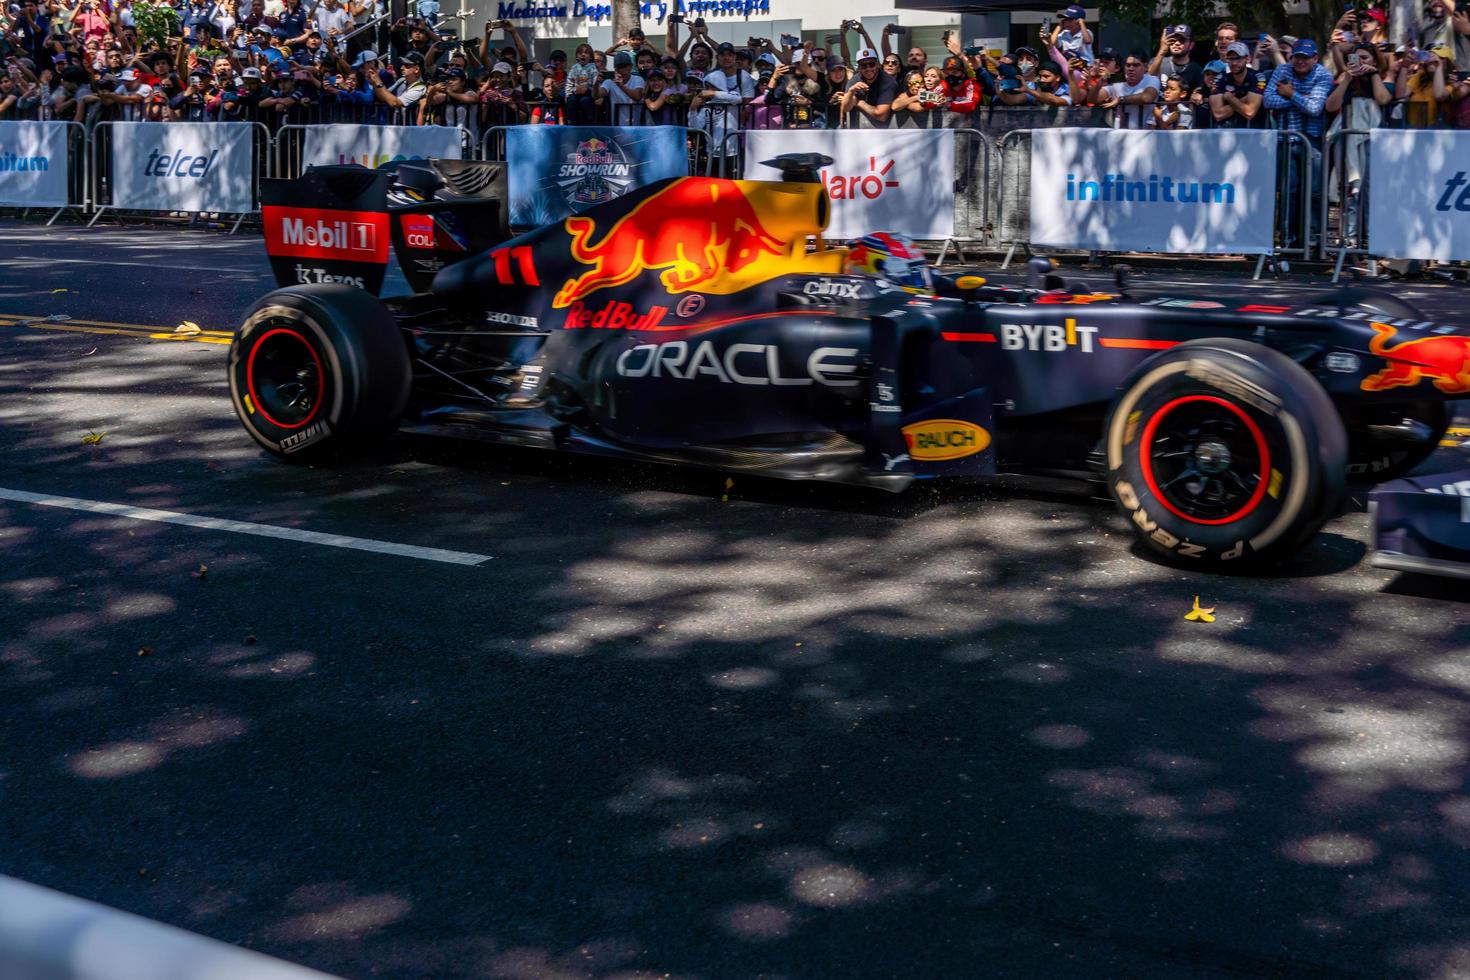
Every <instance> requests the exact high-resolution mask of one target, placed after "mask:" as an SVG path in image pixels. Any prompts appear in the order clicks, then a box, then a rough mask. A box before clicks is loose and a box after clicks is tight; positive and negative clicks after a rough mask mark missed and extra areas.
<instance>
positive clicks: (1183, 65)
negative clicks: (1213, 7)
mask: <svg viewBox="0 0 1470 980" xmlns="http://www.w3.org/2000/svg"><path fill="white" fill-rule="evenodd" d="M1193 51H1194V31H1193V30H1192V29H1191V28H1190V26H1189V25H1188V24H1175V25H1173V26H1172V27H1166V28H1164V35H1163V38H1162V39H1161V40H1160V42H1159V52H1158V54H1156V55H1154V58H1153V61H1151V62H1149V65H1148V73H1149V74H1150V75H1153V76H1156V77H1157V78H1158V79H1159V81H1160V83H1162V82H1165V81H1167V80H1169V79H1171V78H1175V77H1178V78H1179V80H1180V82H1181V83H1182V84H1183V86H1184V90H1185V91H1186V92H1193V91H1194V90H1195V89H1197V88H1199V87H1200V86H1201V85H1203V84H1204V80H1205V79H1204V72H1203V71H1202V70H1201V68H1200V66H1199V65H1197V64H1195V63H1194V62H1193V61H1191V60H1190V54H1191V53H1192V52H1193ZM1166 54H1167V55H1168V57H1167V58H1166V57H1164V55H1166Z"/></svg>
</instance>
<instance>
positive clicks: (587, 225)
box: [552, 177, 785, 309]
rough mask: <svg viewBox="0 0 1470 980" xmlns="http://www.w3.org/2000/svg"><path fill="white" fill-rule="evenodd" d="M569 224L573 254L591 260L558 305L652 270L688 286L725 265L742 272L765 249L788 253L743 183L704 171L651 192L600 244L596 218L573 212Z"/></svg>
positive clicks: (670, 284) (667, 282) (672, 285)
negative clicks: (704, 174)
mask: <svg viewBox="0 0 1470 980" xmlns="http://www.w3.org/2000/svg"><path fill="white" fill-rule="evenodd" d="M566 230H567V234H569V235H571V236H572V256H573V257H574V258H576V260H577V261H578V262H581V263H583V264H584V265H588V266H591V268H590V269H589V270H588V271H587V272H584V273H582V275H580V276H578V277H577V278H575V279H569V280H567V283H566V285H564V286H562V288H561V290H560V291H558V292H557V294H556V298H555V299H554V300H553V301H552V306H554V307H556V308H557V309H561V308H564V307H567V306H571V305H572V304H573V303H575V302H577V301H578V300H582V299H585V298H586V297H587V296H589V295H591V294H592V293H594V292H596V291H597V290H599V289H607V288H609V287H612V286H621V285H623V284H625V283H628V282H631V281H632V280H634V279H635V278H637V277H638V276H639V275H640V274H641V273H643V272H647V271H652V270H656V269H662V270H664V271H663V274H662V275H661V276H660V277H659V278H660V280H661V281H662V282H663V284H664V287H665V288H666V289H667V290H668V291H669V292H671V293H684V292H689V291H690V290H694V289H698V288H699V287H700V286H703V285H705V284H707V283H709V282H710V281H711V280H713V279H715V278H716V277H717V276H719V275H721V274H722V273H726V272H730V273H738V272H740V270H742V269H744V268H745V267H746V266H749V265H751V264H752V263H754V262H756V261H757V260H759V259H760V258H761V257H762V256H766V255H770V256H779V255H784V254H785V248H784V243H783V242H782V241H781V240H780V239H778V238H776V237H775V236H774V235H772V234H771V233H770V232H769V231H767V230H766V228H765V226H764V225H762V224H761V219H760V215H759V214H758V213H757V212H756V209H755V207H754V205H752V204H751V202H750V200H749V199H748V198H747V197H746V196H745V193H744V192H743V191H742V190H741V189H740V186H739V185H738V184H736V183H734V182H732V181H724V180H714V179H711V178H704V177H686V178H683V179H681V180H677V181H675V182H674V183H672V184H670V185H669V186H668V187H667V188H666V189H664V190H663V191H661V192H659V193H657V194H654V195H653V196H651V197H649V198H648V199H646V200H645V201H643V202H642V203H641V204H639V205H638V206H637V207H636V208H634V209H633V210H632V211H631V212H630V213H628V214H627V215H625V216H624V217H622V218H619V219H618V220H617V221H615V222H614V223H613V224H612V226H611V227H610V228H608V229H607V231H606V232H604V233H603V235H602V237H601V239H600V240H598V241H597V242H596V244H593V241H592V240H593V238H594V237H595V236H596V234H597V231H598V229H597V222H596V221H594V220H593V219H592V218H586V217H574V218H568V219H567V221H566Z"/></svg>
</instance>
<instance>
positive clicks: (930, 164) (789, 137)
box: [745, 129, 954, 239]
mask: <svg viewBox="0 0 1470 980" xmlns="http://www.w3.org/2000/svg"><path fill="white" fill-rule="evenodd" d="M782 153H825V154H826V155H827V156H829V157H831V158H832V164H831V166H829V167H827V168H826V169H824V170H823V171H822V183H823V184H824V185H825V186H826V188H827V196H828V197H829V198H831V200H832V222H831V224H829V225H828V226H827V237H828V238H835V239H854V238H861V237H862V236H864V235H867V234H869V233H871V232H875V231H891V232H894V233H895V234H899V235H909V236H911V237H913V238H924V239H938V238H949V237H951V236H952V235H954V182H953V176H952V175H953V173H954V131H953V130H948V129H786V130H752V131H750V132H748V133H746V134H745V175H746V176H747V177H749V178H751V179H752V180H780V179H781V173H780V171H778V170H777V169H776V168H774V167H767V166H764V165H763V164H762V163H761V161H763V160H770V159H772V158H774V157H776V156H777V155H779V154H782Z"/></svg>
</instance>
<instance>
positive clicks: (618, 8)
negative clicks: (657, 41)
mask: <svg viewBox="0 0 1470 980" xmlns="http://www.w3.org/2000/svg"><path fill="white" fill-rule="evenodd" d="M641 7H642V4H641V3H640V2H639V0H613V3H612V33H613V40H614V41H619V40H621V39H623V38H625V37H627V36H628V32H629V31H631V30H632V29H633V28H635V27H640V28H641V27H642V26H643V21H642V18H641V13H640V10H641ZM609 67H611V66H609Z"/></svg>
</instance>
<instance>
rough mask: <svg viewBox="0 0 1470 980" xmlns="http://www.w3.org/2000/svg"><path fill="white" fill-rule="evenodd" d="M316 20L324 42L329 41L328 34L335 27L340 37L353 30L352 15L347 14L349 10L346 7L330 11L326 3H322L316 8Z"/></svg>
mask: <svg viewBox="0 0 1470 980" xmlns="http://www.w3.org/2000/svg"><path fill="white" fill-rule="evenodd" d="M315 20H316V29H317V30H318V31H321V34H322V40H324V41H325V40H326V39H327V32H328V31H330V30H331V29H332V28H334V27H335V28H337V34H338V35H339V36H340V35H342V34H346V33H347V32H348V31H350V30H352V15H351V14H349V13H348V12H347V8H345V7H338V8H337V9H336V10H328V9H327V5H326V3H322V4H320V5H319V6H318V7H317V8H316V18H315Z"/></svg>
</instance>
